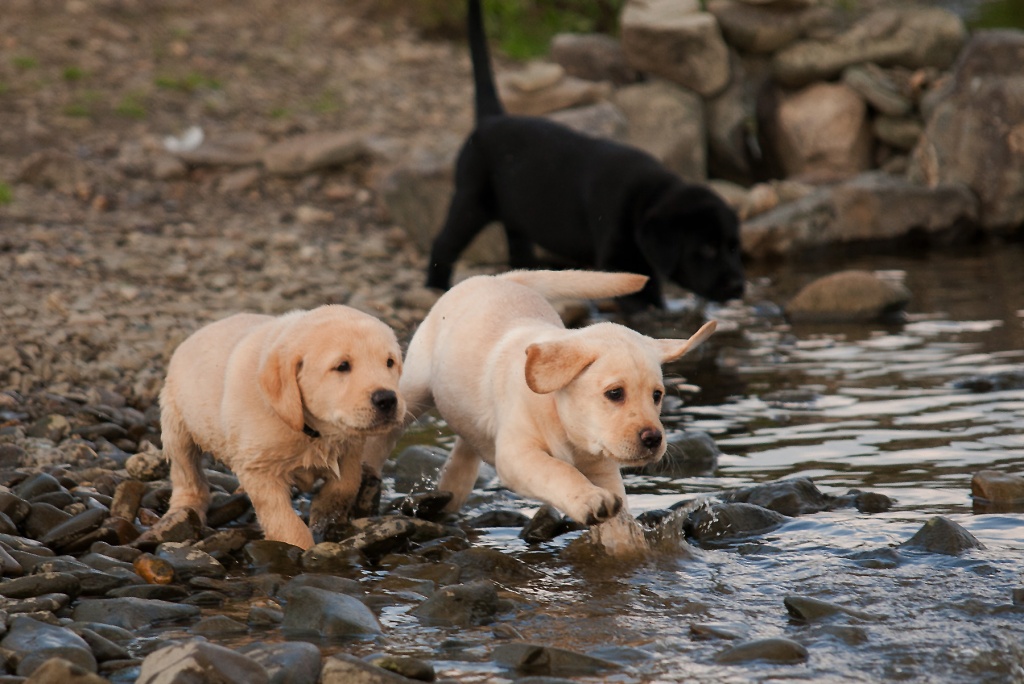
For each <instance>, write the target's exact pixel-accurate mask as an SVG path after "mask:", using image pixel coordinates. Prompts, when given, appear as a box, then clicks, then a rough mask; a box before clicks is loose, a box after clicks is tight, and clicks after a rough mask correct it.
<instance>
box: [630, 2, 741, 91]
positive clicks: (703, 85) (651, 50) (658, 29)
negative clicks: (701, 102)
mask: <svg viewBox="0 0 1024 684" xmlns="http://www.w3.org/2000/svg"><path fill="white" fill-rule="evenodd" d="M619 23H620V31H621V41H622V51H623V53H624V54H625V56H626V61H627V62H628V63H629V65H630V66H632V67H633V68H634V69H637V70H638V71H642V72H646V73H650V74H654V75H656V76H660V77H662V78H666V79H668V80H670V81H673V82H674V83H678V84H679V85H681V86H684V87H686V88H689V89H691V90H694V91H696V92H697V93H699V94H700V95H702V96H705V97H707V96H711V95H714V94H715V93H717V92H719V91H720V90H722V89H723V88H724V87H725V86H726V85H727V84H728V82H729V49H728V48H727V47H726V44H725V41H724V40H723V38H722V33H721V31H720V30H719V28H718V22H717V21H716V20H715V18H714V16H712V15H711V14H708V13H707V12H702V11H700V7H699V6H698V3H697V2H695V1H685V2H681V1H680V0H646V1H641V0H630V1H629V2H627V3H626V6H625V7H624V8H623V10H622V14H621V15H620V17H619Z"/></svg>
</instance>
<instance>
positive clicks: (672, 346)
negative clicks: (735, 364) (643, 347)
mask: <svg viewBox="0 0 1024 684" xmlns="http://www.w3.org/2000/svg"><path fill="white" fill-rule="evenodd" d="M717 327H718V321H708V322H707V323H705V324H704V325H702V326H701V328H700V330H698V331H697V332H695V333H694V334H693V335H692V336H691V337H690V339H688V340H657V339H656V340H653V342H654V346H655V348H657V350H658V352H659V353H660V354H661V362H662V363H668V362H669V361H675V360H676V359H678V358H679V357H681V356H682V355H683V354H685V353H686V352H688V351H690V350H691V349H696V347H697V346H698V345H699V344H700V343H701V342H703V341H704V340H706V339H707V338H709V337H711V334H712V333H713V332H715V328H717Z"/></svg>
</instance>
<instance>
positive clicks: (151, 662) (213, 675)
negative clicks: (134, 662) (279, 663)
mask: <svg viewBox="0 0 1024 684" xmlns="http://www.w3.org/2000/svg"><path fill="white" fill-rule="evenodd" d="M197 677H198V678H197ZM178 681H181V682H186V681H202V682H222V683H223V684H269V683H270V676H269V675H268V674H267V671H266V669H264V667H263V666H262V665H260V664H259V663H258V662H256V661H255V660H253V659H252V658H250V657H248V656H246V655H244V654H242V653H238V652H236V651H232V650H231V649H229V648H225V647H223V646H217V645H215V644H211V643H209V642H207V641H200V640H193V641H188V642H186V643H181V644H171V645H169V646H165V647H163V648H161V649H159V650H157V651H154V652H152V653H150V654H149V655H148V656H146V658H145V660H143V661H142V668H141V669H140V670H139V677H138V679H137V680H136V684H162V683H163V682H178Z"/></svg>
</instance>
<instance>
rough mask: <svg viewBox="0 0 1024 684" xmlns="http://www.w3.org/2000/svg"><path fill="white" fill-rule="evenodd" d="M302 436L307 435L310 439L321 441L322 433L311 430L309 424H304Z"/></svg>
mask: <svg viewBox="0 0 1024 684" xmlns="http://www.w3.org/2000/svg"><path fill="white" fill-rule="evenodd" d="M302 434H304V435H306V436H307V437H309V438H310V439H320V432H319V431H317V430H314V429H313V428H311V427H310V426H309V423H303V424H302Z"/></svg>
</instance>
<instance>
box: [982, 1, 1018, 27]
mask: <svg viewBox="0 0 1024 684" xmlns="http://www.w3.org/2000/svg"><path fill="white" fill-rule="evenodd" d="M968 24H969V25H970V27H971V28H973V29H980V28H1021V29H1024V3H1022V2H1021V0H995V1H994V2H985V3H982V4H981V5H980V6H979V7H978V9H977V11H976V12H975V14H974V16H973V17H971V18H970V19H969V20H968Z"/></svg>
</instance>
